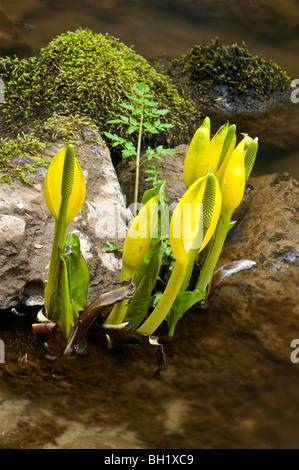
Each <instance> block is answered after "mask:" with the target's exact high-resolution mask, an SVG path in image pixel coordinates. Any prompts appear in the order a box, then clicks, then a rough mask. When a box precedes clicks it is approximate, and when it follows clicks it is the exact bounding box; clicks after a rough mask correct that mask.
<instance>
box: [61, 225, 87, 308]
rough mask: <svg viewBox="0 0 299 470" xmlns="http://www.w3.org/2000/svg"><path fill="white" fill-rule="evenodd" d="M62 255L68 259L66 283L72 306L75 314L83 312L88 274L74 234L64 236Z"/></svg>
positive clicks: (78, 242) (77, 239)
mask: <svg viewBox="0 0 299 470" xmlns="http://www.w3.org/2000/svg"><path fill="white" fill-rule="evenodd" d="M64 254H65V255H66V256H67V257H68V283H69V293H70V299H71V303H72V306H73V308H74V310H75V311H76V312H80V311H82V310H84V306H85V303H86V299H87V292H88V286H89V281H90V277H89V272H88V267H87V264H86V262H85V259H84V257H83V255H82V253H81V251H80V241H79V238H78V236H77V235H76V234H74V233H71V234H68V235H67V236H66V239H65V249H64Z"/></svg>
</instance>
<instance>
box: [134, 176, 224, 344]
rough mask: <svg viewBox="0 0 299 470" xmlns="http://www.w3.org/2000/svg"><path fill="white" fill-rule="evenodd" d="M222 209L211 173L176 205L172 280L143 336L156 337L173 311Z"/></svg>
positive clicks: (172, 230) (172, 229) (171, 232)
mask: <svg viewBox="0 0 299 470" xmlns="http://www.w3.org/2000/svg"><path fill="white" fill-rule="evenodd" d="M220 209H221V192H220V187H219V183H218V181H217V178H216V177H215V175H213V174H212V173H208V174H207V175H206V176H205V177H203V178H199V179H198V180H197V181H195V182H194V183H193V184H192V185H191V186H190V187H189V188H188V189H187V191H186V193H185V194H184V196H183V197H182V198H181V200H180V202H179V203H178V204H177V206H176V208H175V210H174V212H173V216H172V219H171V223H170V230H169V240H170V246H171V250H172V253H173V255H174V257H175V259H176V262H175V265H174V268H173V271H172V274H171V277H170V279H169V281H168V283H167V286H166V288H165V290H164V292H163V294H162V297H161V299H160V301H159V302H158V304H157V306H156V307H155V309H154V310H153V312H152V313H151V314H150V316H149V317H148V318H147V320H145V322H144V323H143V324H142V325H141V326H140V327H139V328H138V330H137V331H139V332H140V333H143V334H147V335H151V334H153V333H154V332H155V331H156V329H157V328H158V327H159V325H160V324H161V323H162V321H163V320H164V319H165V317H166V315H167V314H168V312H169V311H170V309H171V307H172V305H173V303H174V301H175V299H176V297H177V295H178V294H179V292H180V289H181V287H182V285H183V283H184V281H185V279H186V276H188V272H189V270H190V266H191V267H192V266H193V264H194V261H195V258H196V256H197V254H198V251H199V250H201V249H202V248H203V247H204V246H205V245H206V244H207V243H208V241H209V240H210V239H211V237H212V235H213V233H214V231H215V228H216V226H217V222H218V218H219V215H220Z"/></svg>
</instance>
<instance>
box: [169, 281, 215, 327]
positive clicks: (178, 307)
mask: <svg viewBox="0 0 299 470" xmlns="http://www.w3.org/2000/svg"><path fill="white" fill-rule="evenodd" d="M205 294H206V292H205V290H204V289H196V290H194V291H185V292H180V293H179V294H178V296H177V298H176V299H175V301H174V303H173V304H172V307H171V310H170V312H169V314H168V316H167V323H168V334H169V336H173V334H174V330H175V327H176V324H177V322H178V321H179V320H180V318H182V316H183V315H184V313H186V312H187V310H189V309H190V308H191V307H192V306H193V305H194V304H196V303H197V302H199V301H200V300H201V299H203V298H204V297H205Z"/></svg>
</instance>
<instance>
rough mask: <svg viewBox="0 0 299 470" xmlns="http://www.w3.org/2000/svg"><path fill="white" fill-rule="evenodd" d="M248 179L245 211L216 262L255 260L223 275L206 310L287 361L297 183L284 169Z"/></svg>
mask: <svg viewBox="0 0 299 470" xmlns="http://www.w3.org/2000/svg"><path fill="white" fill-rule="evenodd" d="M251 183H252V185H253V188H254V189H253V190H252V191H251V193H250V196H249V198H248V200H247V211H246V212H245V216H244V218H243V219H241V220H239V223H238V224H237V225H236V227H235V229H234V230H232V232H231V233H230V234H229V235H228V238H227V241H226V244H225V248H224V250H223V252H222V255H221V258H220V260H219V263H218V265H219V266H221V265H223V264H226V263H227V262H230V261H233V260H238V259H244V258H245V257H246V259H249V260H253V261H255V262H256V265H255V266H254V267H253V268H252V269H251V270H249V271H244V272H240V273H237V274H234V275H233V276H232V277H230V278H228V279H226V280H224V281H223V282H222V283H221V284H220V285H219V286H218V287H217V289H216V290H215V291H214V293H213V294H212V296H211V298H210V302H209V307H208V311H210V312H211V313H212V314H215V313H216V314H217V315H218V316H219V321H220V324H221V323H222V322H225V323H228V324H229V325H230V326H231V328H232V329H233V330H234V331H239V332H241V333H243V334H247V335H253V336H254V337H255V339H256V340H257V341H258V342H260V343H261V344H262V346H263V347H264V348H265V350H266V351H267V353H269V354H271V355H273V356H274V357H275V358H276V359H277V360H287V361H289V360H290V356H289V355H290V343H291V340H292V339H293V338H297V337H298V333H299V328H298V318H299V291H298V276H299V247H298V236H299V206H298V196H299V184H298V182H297V181H296V180H295V179H294V178H292V177H291V176H290V175H288V174H287V173H283V174H275V175H267V176H263V177H257V178H253V179H252V180H251Z"/></svg>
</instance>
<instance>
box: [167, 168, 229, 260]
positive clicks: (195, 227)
mask: <svg viewBox="0 0 299 470" xmlns="http://www.w3.org/2000/svg"><path fill="white" fill-rule="evenodd" d="M221 201H222V197H221V191H220V186H219V183H218V180H217V178H216V177H215V175H213V173H208V174H207V175H206V176H204V177H203V178H199V179H198V180H197V181H195V182H194V183H193V184H192V185H191V186H190V187H189V188H188V190H187V191H186V192H185V194H184V195H183V197H182V198H181V200H180V201H179V203H178V204H177V206H176V208H175V210H174V212H173V216H172V219H171V222H170V230H169V239H170V246H171V249H172V253H173V255H174V257H175V259H176V260H177V261H179V262H180V263H181V264H185V263H187V262H188V254H189V252H190V250H191V251H192V250H195V251H196V252H197V253H198V251H199V250H202V249H203V248H204V247H205V246H206V245H207V243H208V242H209V240H210V239H211V237H212V235H213V233H214V231H215V229H216V225H217V222H218V218H219V215H220V210H221ZM190 254H191V252H190Z"/></svg>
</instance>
